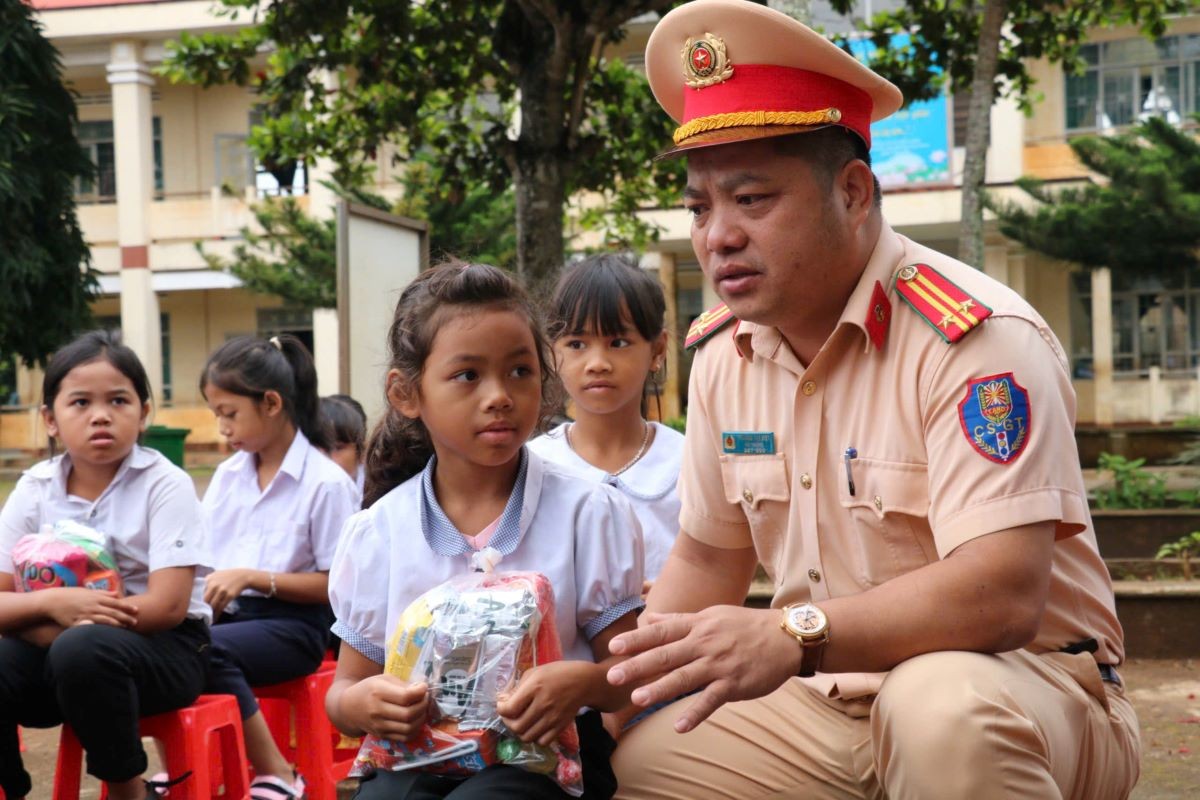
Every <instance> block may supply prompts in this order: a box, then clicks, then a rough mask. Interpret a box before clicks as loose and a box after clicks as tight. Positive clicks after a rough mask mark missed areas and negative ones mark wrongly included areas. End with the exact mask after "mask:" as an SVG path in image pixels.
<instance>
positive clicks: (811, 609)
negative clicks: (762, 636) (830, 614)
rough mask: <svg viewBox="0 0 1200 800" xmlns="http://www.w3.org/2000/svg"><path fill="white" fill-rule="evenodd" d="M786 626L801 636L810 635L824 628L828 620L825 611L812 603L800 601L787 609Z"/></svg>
mask: <svg viewBox="0 0 1200 800" xmlns="http://www.w3.org/2000/svg"><path fill="white" fill-rule="evenodd" d="M787 623H788V627H789V628H791V629H792V630H793V631H795V632H796V633H797V634H800V635H801V636H810V635H816V634H819V633H821V632H822V631H824V630H825V627H826V625H828V622H827V621H826V619H825V612H824V611H822V610H821V609H819V608H817V607H816V606H814V605H813V604H812V603H801V604H799V605H797V606H793V607H792V608H789V609H788V615H787Z"/></svg>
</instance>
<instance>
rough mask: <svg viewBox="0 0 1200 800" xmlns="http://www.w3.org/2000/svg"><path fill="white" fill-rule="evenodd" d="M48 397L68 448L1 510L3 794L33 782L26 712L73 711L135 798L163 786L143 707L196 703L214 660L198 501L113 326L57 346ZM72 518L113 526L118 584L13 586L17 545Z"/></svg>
mask: <svg viewBox="0 0 1200 800" xmlns="http://www.w3.org/2000/svg"><path fill="white" fill-rule="evenodd" d="M42 398H43V403H44V405H43V406H42V419H43V420H44V421H45V423H46V429H47V430H48V431H49V433H50V436H51V452H52V453H53V450H54V439H55V438H57V439H59V440H60V441H61V442H62V445H63V448H64V449H65V450H66V452H65V453H64V454H63V455H59V456H54V457H52V458H50V460H48V461H42V462H41V463H39V464H35V465H34V466H33V467H31V468H30V469H29V470H27V471H26V472H25V474H24V475H22V476H21V479H20V481H18V482H17V485H16V488H15V489H13V492H12V494H11V495H10V496H9V498H8V502H6V503H5V504H4V510H3V512H0V788H2V789H3V790H4V795H5V796H6V797H7V798H8V800H20V799H21V798H23V797H25V796H26V795H29V794H30V793H31V791H32V785H31V782H30V778H29V775H28V773H26V772H25V769H24V767H23V766H22V763H21V754H20V752H19V748H18V746H17V725H25V726H29V727H37V728H48V727H51V726H54V725H58V724H60V723H62V722H64V721H65V722H68V723H70V725H71V727H72V728H73V729H74V731H75V734H76V735H77V736H78V737H79V741H80V743H81V744H82V745H83V748H84V750H85V751H86V752H87V770H88V772H89V773H91V774H92V775H94V776H96V777H97V778H99V779H100V780H102V781H104V782H106V783H107V784H108V796H109V797H110V798H113V800H141V798H144V797H146V796H148V793H153V792H155V791H156V790H157V789H159V788H165V787H156V786H149V785H148V784H147V783H146V782H145V781H143V780H142V774H143V773H144V772H145V771H146V765H147V762H146V753H145V751H144V750H143V749H142V742H141V738H140V737H139V736H138V718H139V717H140V716H143V715H147V714H159V713H162V712H165V711H173V710H175V709H178V708H183V707H184V706H187V705H190V704H191V703H192V701H194V700H195V699H196V697H197V696H198V695H199V694H200V691H201V690H202V689H203V688H204V678H205V673H206V672H207V669H208V646H209V631H208V622H209V619H210V613H209V609H208V606H207V605H205V603H204V599H203V596H204V579H203V577H202V575H203V573H205V572H207V566H206V565H207V564H208V563H209V559H208V555H207V547H206V542H205V537H204V522H203V518H202V515H201V510H200V503H199V501H197V500H196V487H195V485H194V484H193V483H192V479H191V478H190V477H188V475H187V473H186V472H184V471H183V470H181V469H180V468H179V467H176V466H175V465H173V464H172V463H171V462H170V461H168V460H167V459H166V458H164V457H163V456H162V455H161V454H159V453H157V452H156V451H154V450H148V449H146V448H144V447H141V446H139V445H138V437H139V436H140V434H141V433H142V431H143V430H144V429H145V427H146V419H147V415H148V414H149V412H150V385H149V381H148V380H147V378H146V371H145V369H143V368H142V364H141V362H140V361H138V358H137V356H136V355H134V353H133V351H132V350H130V349H129V348H128V347H125V346H123V345H121V344H120V343H119V342H118V341H116V340H115V339H114V338H113V337H112V336H110V334H108V333H104V332H100V331H95V332H92V333H86V334H84V335H83V336H81V337H79V338H78V339H76V340H75V341H74V342H72V343H71V344H68V345H67V346H65V347H63V348H62V349H61V350H59V351H58V352H57V353H55V354H54V356H53V357H52V358H51V359H50V363H49V364H48V365H47V366H46V376H45V379H44V381H43V384H42ZM68 520H74V521H77V522H79V523H81V524H83V525H86V526H88V527H89V528H92V529H94V530H96V531H99V532H100V533H102V534H104V535H105V536H106V538H107V540H108V542H109V546H110V547H111V550H112V553H113V556H114V558H115V561H116V564H117V572H118V573H119V576H120V578H121V581H122V583H123V585H124V596H123V597H119V596H117V595H116V593H115V592H105V591H100V590H93V589H86V588H81V587H72V588H47V589H42V590H40V591H33V592H29V593H16V592H15V591H14V589H15V587H16V582H15V579H14V566H13V557H12V556H13V546H14V545H16V543H17V541H18V540H19V539H21V538H22V537H23V536H25V535H26V534H31V533H38V532H39V531H40V530H41V527H42V526H43V525H54V524H55V523H59V522H63V521H68ZM173 777H175V778H180V777H183V776H173ZM49 792H50V787H48V786H47V787H42V788H41V790H40V791H39V793H38V796H39V797H48V796H49Z"/></svg>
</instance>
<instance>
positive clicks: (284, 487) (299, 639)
mask: <svg viewBox="0 0 1200 800" xmlns="http://www.w3.org/2000/svg"><path fill="white" fill-rule="evenodd" d="M200 390H201V392H203V393H204V398H205V400H207V401H208V406H209V408H211V409H212V411H213V413H214V414H216V416H217V425H218V427H219V429H220V431H221V435H222V436H224V437H225V438H226V439H228V440H229V443H230V444H231V445H233V447H234V449H236V450H237V451H238V452H237V453H235V454H234V455H232V456H230V457H229V458H228V459H226V460H225V461H224V462H222V463H221V465H220V466H219V467H217V471H216V472H215V473H214V474H213V477H212V482H211V483H210V484H209V486H208V491H207V492H205V494H204V510H205V513H206V515H207V518H208V524H209V531H210V535H211V537H212V543H213V557H214V559H213V560H214V562H215V566H216V571H215V572H213V573H212V574H211V575H209V576H208V580H207V583H206V590H205V599H206V600H207V601H208V602H209V603H211V604H212V607H213V613H214V615H215V616H216V624H215V625H214V626H213V659H212V672H211V676H210V678H209V682H208V686H207V689H206V691H208V692H210V693H214V694H232V695H235V696H236V697H237V699H238V706H239V707H240V709H241V712H242V718H243V721H242V724H243V726H244V728H245V737H246V756H247V757H248V758H249V760H250V764H251V765H252V766H253V767H254V772H255V775H256V778H255V781H254V783H253V784H252V785H251V787H250V790H251V791H250V796H251V797H252V798H253V800H289V799H290V798H299V797H303V796H304V779H303V777H302V776H299V775H297V774H295V773H294V772H293V771H292V768H291V766H290V765H289V764H288V763H287V761H285V760H284V758H283V755H282V754H281V753H280V752H279V748H278V747H277V746H276V745H275V740H274V739H273V738H272V736H271V732H270V730H269V729H268V728H267V723H266V721H265V719H264V718H263V715H262V712H261V711H259V709H258V703H257V701H256V700H255V699H254V692H253V690H252V689H251V687H253V686H263V685H268V684H273V683H280V682H282V681H288V680H292V679H293V678H298V677H301V676H303V675H308V674H310V673H311V672H313V671H314V670H315V669H316V668H317V666H318V665H319V664H320V663H321V660H322V659H323V658H324V655H325V650H326V648H327V647H328V646H329V623H330V612H329V604H328V574H327V571H328V569H329V565H330V563H331V562H332V560H333V551H334V546H335V543H336V542H337V536H338V533H339V532H340V531H341V528H342V524H343V523H344V522H345V521H346V519H347V518H348V517H349V516H350V515H351V514H352V513H354V511H355V510H356V509H357V508H358V506H359V494H358V491H357V489H355V487H354V483H353V481H352V480H351V479H350V478H349V477H348V476H347V475H346V473H345V472H343V471H342V469H341V468H340V467H338V465H337V464H335V463H333V462H332V461H330V460H329V458H328V457H327V456H326V455H325V454H324V453H323V452H322V451H321V449H326V448H328V442H327V441H326V428H325V426H323V425H322V424H321V421H320V418H319V414H318V398H317V375H316V369H315V368H314V366H313V362H312V357H311V356H310V355H309V353H308V350H307V349H305V347H304V345H303V344H302V343H301V342H300V340H299V339H297V338H295V337H294V336H287V335H284V336H277V337H275V338H273V339H271V340H270V341H266V340H263V339H256V338H253V337H248V336H244V337H239V338H237V339H231V340H230V341H228V342H226V343H225V344H224V345H222V346H221V347H220V348H219V349H217V350H216V352H214V353H213V354H212V355H211V356H209V359H208V363H207V364H206V365H205V367H204V373H203V375H202V377H201V379H200Z"/></svg>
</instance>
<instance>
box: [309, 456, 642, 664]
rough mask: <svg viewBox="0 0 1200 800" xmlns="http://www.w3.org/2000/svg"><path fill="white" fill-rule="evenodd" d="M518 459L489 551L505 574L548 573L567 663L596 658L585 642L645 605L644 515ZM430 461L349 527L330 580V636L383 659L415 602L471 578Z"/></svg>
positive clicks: (603, 491)
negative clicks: (452, 580) (450, 582)
mask: <svg viewBox="0 0 1200 800" xmlns="http://www.w3.org/2000/svg"><path fill="white" fill-rule="evenodd" d="M522 453H523V455H522V460H521V468H520V471H519V472H518V476H517V482H516V484H515V485H514V486H513V492H512V495H511V496H510V497H509V500H508V505H507V506H506V507H505V509H504V513H503V515H502V516H501V518H500V524H499V527H498V528H497V529H496V532H495V533H493V534H492V538H491V539H490V541H489V542H488V547H492V548H495V549H496V550H498V551H500V553H502V554H503V555H504V560H503V561H502V562H501V564H500V566H499V569H500V570H501V571H506V570H522V571H524V570H530V571H535V572H540V573H542V574H543V575H545V576H546V577H547V578H549V580H550V583H551V585H552V586H553V587H554V596H555V624H556V627H557V629H558V636H559V639H560V640H561V641H562V650H563V657H564V658H566V659H570V660H575V661H594V660H595V659H594V658H593V655H592V650H591V646H590V645H589V641H590V640H591V639H593V638H594V637H595V636H596V635H598V634H599V633H600V632H601V631H603V630H604V629H605V628H607V627H608V626H609V625H611V624H612V623H613V622H616V621H617V620H618V619H620V618H621V617H623V616H624V615H626V614H628V613H629V612H630V611H634V610H636V609H639V608H641V607H642V606H643V605H644V603H643V601H642V596H641V594H642V579H643V571H642V548H641V538H642V535H641V530H640V529H639V526H638V522H637V517H636V516H634V514H633V510H632V509H631V508H630V507H629V503H628V501H626V500H625V498H624V497H622V496H621V495H620V493H619V492H616V491H614V490H613V489H610V488H608V487H606V486H601V487H597V486H596V485H595V484H592V483H590V482H588V481H585V480H583V479H581V478H579V477H578V476H577V475H574V474H572V473H570V472H568V471H566V470H564V469H563V468H562V467H559V466H557V465H555V464H551V463H548V462H544V461H543V460H542V459H541V458H540V457H539V456H537V455H536V454H534V453H530V452H528V450H527V449H526V450H523V451H522ZM434 466H435V460H430V462H429V465H428V466H427V467H426V468H425V470H424V471H423V472H421V473H420V474H419V475H415V476H413V477H412V478H410V479H409V480H407V481H405V482H404V483H402V484H400V485H399V486H397V487H396V488H395V489H392V491H390V492H388V493H387V494H386V495H384V496H383V497H382V498H380V499H379V500H378V501H377V502H376V503H375V504H374V505H372V506H371V507H370V508H368V509H365V510H363V511H360V512H359V513H357V514H355V515H354V516H353V517H351V518H350V520H349V521H347V523H346V529H345V531H344V532H343V533H342V537H341V540H340V541H339V542H338V550H337V555H336V556H335V557H334V560H333V569H332V570H331V571H330V573H329V598H330V602H331V603H332V604H333V613H334V616H335V617H337V621H336V622H335V623H334V625H333V632H334V633H336V634H337V635H338V636H339V637H340V638H341V639H342V641H344V642H345V643H346V644H348V645H350V646H351V647H353V648H354V649H355V650H357V651H358V652H360V653H362V654H363V655H364V656H366V657H367V658H369V659H371V660H372V661H374V662H376V663H378V664H383V663H384V661H385V655H386V651H385V649H384V648H385V646H386V642H387V640H388V639H389V638H390V637H391V635H392V633H393V631H394V630H395V628H396V624H397V622H398V621H399V619H400V615H401V613H403V611H404V609H405V608H406V607H407V606H408V604H409V603H411V602H412V601H413V600H415V599H416V598H417V597H419V596H420V595H421V594H423V593H424V592H426V591H428V590H429V589H432V588H433V587H435V586H437V585H439V584H441V583H444V582H445V581H447V580H449V579H450V578H453V577H457V576H459V575H465V574H467V573H468V572H469V571H470V557H471V554H472V553H473V552H474V551H473V550H472V549H471V547H470V545H468V544H467V541H466V539H464V538H463V535H462V534H461V533H459V531H458V530H457V529H455V527H454V525H453V524H452V523H451V522H450V521H449V519H447V518H446V515H445V513H444V512H443V511H442V509H441V507H440V506H438V504H437V498H436V497H435V496H434V492H433V470H434Z"/></svg>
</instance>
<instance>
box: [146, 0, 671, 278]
mask: <svg viewBox="0 0 1200 800" xmlns="http://www.w3.org/2000/svg"><path fill="white" fill-rule="evenodd" d="M221 3H222V5H223V7H224V9H225V13H228V14H231V15H236V14H238V13H239V12H240V13H243V14H250V13H253V14H254V15H255V16H254V20H255V21H254V22H252V24H250V25H249V26H248V27H246V28H244V29H242V30H241V31H239V32H238V33H237V34H236V35H233V36H225V35H216V34H201V35H191V34H185V35H184V36H183V37H181V39H180V41H179V42H178V44H177V45H176V46H174V47H173V48H172V53H171V55H170V57H169V59H168V61H167V64H166V67H165V72H166V74H167V75H169V76H170V77H171V78H172V79H174V80H185V81H191V82H195V83H200V84H203V85H205V86H208V85H213V84H217V83H230V82H232V83H238V84H241V85H251V86H253V87H254V88H255V89H256V91H258V92H259V94H260V97H261V99H262V101H263V105H264V112H265V113H264V123H263V124H262V125H261V126H259V127H258V128H256V130H255V131H254V133H253V134H252V137H251V144H252V146H253V147H254V148H255V150H256V151H257V153H258V154H259V157H260V158H262V159H263V160H264V161H269V162H272V163H274V162H279V163H282V162H284V161H286V160H288V159H295V158H314V157H321V156H325V157H329V158H330V159H331V160H332V162H333V163H334V164H336V165H337V171H336V172H335V175H334V177H335V179H336V181H337V182H338V183H339V184H341V185H343V186H361V185H363V184H364V183H365V175H366V172H367V167H366V164H367V162H368V161H369V159H370V158H372V157H373V156H374V155H375V153H376V152H377V149H378V148H379V147H380V146H381V145H384V144H385V143H387V144H392V145H394V146H395V147H397V148H398V152H399V153H400V154H401V157H402V158H406V159H407V158H410V157H412V156H414V155H416V154H417V153H419V152H426V153H428V154H429V155H430V157H431V159H433V160H434V161H436V162H437V164H438V165H439V169H440V170H441V173H442V175H443V176H444V178H445V180H446V181H448V182H449V183H450V184H451V185H452V186H455V187H456V188H457V189H458V190H460V191H464V192H467V193H469V191H468V187H471V186H478V185H480V184H482V185H485V186H487V187H489V189H490V191H491V192H493V193H495V194H499V193H502V192H504V191H505V190H507V189H508V188H509V187H511V189H512V191H513V198H514V206H515V215H516V253H517V257H516V265H517V269H518V271H519V272H522V273H524V274H526V275H527V276H528V277H530V278H531V279H533V280H534V281H539V280H542V279H544V278H546V277H548V276H550V275H552V274H553V273H554V271H555V270H556V269H557V268H558V266H559V265H560V264H561V262H562V258H563V250H564V209H565V206H566V203H567V200H568V198H570V197H572V196H574V195H575V194H576V193H580V192H583V193H595V194H596V195H598V197H597V198H596V199H595V202H596V204H598V205H607V206H610V207H611V208H613V209H614V210H615V216H613V215H608V216H603V217H597V216H595V215H592V216H590V217H589V218H588V220H587V222H588V223H589V224H594V225H600V226H601V227H602V228H603V230H604V233H605V234H606V235H613V236H617V235H619V236H620V237H622V238H624V239H627V240H630V243H632V244H635V245H636V244H638V243H640V242H644V241H645V240H646V239H647V238H649V237H652V236H653V235H654V233H655V232H654V231H653V230H652V229H650V228H649V227H647V226H646V225H645V224H644V223H640V222H638V221H636V218H634V217H632V215H631V214H630V209H635V208H636V207H637V205H638V203H637V202H635V201H634V200H631V199H630V198H635V199H636V200H637V201H643V202H644V201H646V200H651V199H653V198H660V199H662V202H666V200H665V198H666V197H667V196H668V195H666V194H665V193H664V192H665V191H669V190H670V189H672V188H673V187H674V183H673V179H674V178H675V177H676V176H677V175H678V165H674V164H670V165H665V166H660V167H658V168H654V167H652V166H651V157H652V155H653V154H654V153H655V152H657V151H658V150H659V149H660V148H661V147H662V146H663V145H664V143H666V142H669V140H670V139H669V135H670V130H671V128H670V122H669V120H668V119H667V118H666V116H665V115H664V114H662V112H661V111H660V110H659V108H658V106H657V104H656V103H655V101H654V99H653V97H652V95H651V93H650V91H649V89H648V88H647V86H646V82H645V79H644V77H642V76H641V75H640V74H639V73H638V72H636V71H635V70H632V69H630V68H629V67H627V66H626V65H624V64H623V63H621V62H620V61H619V60H614V59H610V58H607V57H606V55H605V50H606V46H607V45H609V44H612V43H614V42H616V41H618V40H619V39H620V38H621V37H622V36H623V35H624V33H623V31H624V26H625V24H626V23H627V22H629V20H631V19H633V18H634V17H636V16H638V15H641V14H645V13H648V12H660V11H662V10H665V9H667V8H669V7H670V6H672V5H673V4H674V2H673V0H569V2H568V1H566V0H564V1H563V2H548V0H431V1H430V2H426V3H413V2H411V1H410V0H360V1H359V2H355V3H349V2H346V1H345V0H337V1H336V2H330V0H270V2H267V3H265V4H260V2H259V0H221ZM263 46H268V47H270V48H271V50H270V53H269V54H268V55H267V56H266V65H265V67H264V68H261V69H259V68H257V67H255V66H254V65H255V64H256V63H258V62H256V61H255V59H256V58H257V57H258V53H259V51H260V48H261V47H263ZM609 220H615V222H614V224H612V225H610V224H608V223H609Z"/></svg>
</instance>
